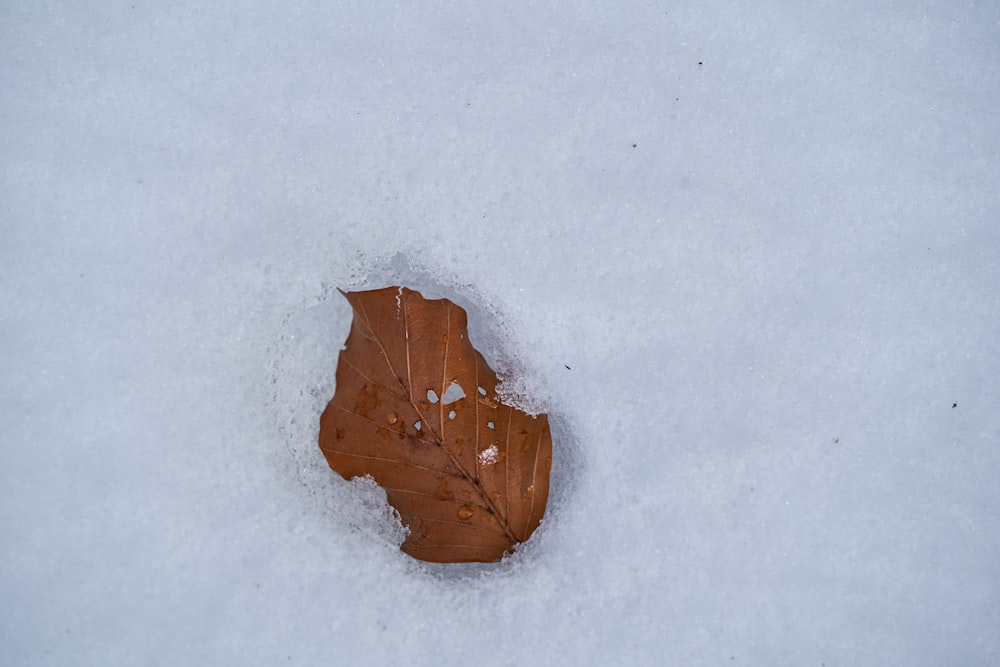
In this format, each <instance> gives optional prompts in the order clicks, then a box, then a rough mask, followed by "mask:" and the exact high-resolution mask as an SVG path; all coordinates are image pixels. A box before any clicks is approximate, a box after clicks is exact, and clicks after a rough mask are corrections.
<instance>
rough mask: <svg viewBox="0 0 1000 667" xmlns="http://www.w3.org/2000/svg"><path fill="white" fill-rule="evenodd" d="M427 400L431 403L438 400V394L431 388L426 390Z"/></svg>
mask: <svg viewBox="0 0 1000 667" xmlns="http://www.w3.org/2000/svg"><path fill="white" fill-rule="evenodd" d="M427 400H428V401H430V402H431V404H432V405H433V404H434V403H437V402H438V395H437V393H436V392H435V391H434V390H433V389H428V390H427Z"/></svg>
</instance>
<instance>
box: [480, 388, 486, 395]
mask: <svg viewBox="0 0 1000 667" xmlns="http://www.w3.org/2000/svg"><path fill="white" fill-rule="evenodd" d="M479 393H480V394H482V395H483V396H485V395H486V390H485V389H483V388H482V387H480V388H479Z"/></svg>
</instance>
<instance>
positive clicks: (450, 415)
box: [448, 410, 455, 419]
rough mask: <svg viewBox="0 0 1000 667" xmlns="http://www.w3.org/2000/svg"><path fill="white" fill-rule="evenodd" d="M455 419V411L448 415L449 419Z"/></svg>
mask: <svg viewBox="0 0 1000 667" xmlns="http://www.w3.org/2000/svg"><path fill="white" fill-rule="evenodd" d="M454 418H455V411H454V410H452V411H451V412H449V413H448V419H454Z"/></svg>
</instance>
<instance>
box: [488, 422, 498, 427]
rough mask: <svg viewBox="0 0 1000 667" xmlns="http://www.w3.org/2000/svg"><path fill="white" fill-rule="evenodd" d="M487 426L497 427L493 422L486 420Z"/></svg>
mask: <svg viewBox="0 0 1000 667" xmlns="http://www.w3.org/2000/svg"><path fill="white" fill-rule="evenodd" d="M486 428H496V426H495V425H494V424H493V422H486Z"/></svg>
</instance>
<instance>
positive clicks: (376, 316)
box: [319, 287, 552, 563]
mask: <svg viewBox="0 0 1000 667" xmlns="http://www.w3.org/2000/svg"><path fill="white" fill-rule="evenodd" d="M342 294H344V296H345V297H347V300H348V301H349V302H350V303H351V306H352V307H353V308H354V321H353V322H352V323H351V332H350V334H349V335H348V337H347V345H346V346H345V348H344V349H343V350H342V351H341V353H340V361H339V364H338V366H337V390H336V393H335V395H334V397H333V400H331V401H330V403H329V405H327V407H326V410H324V411H323V416H322V417H321V418H320V430H319V446H320V449H321V450H323V454H324V455H325V456H326V460H327V462H328V463H329V464H330V467H331V468H333V469H334V470H335V471H336V472H338V473H340V474H341V475H342V476H343V477H344V478H345V479H351V478H353V477H358V476H364V475H370V476H371V477H373V478H374V479H375V481H376V482H377V483H378V484H379V485H380V486H382V488H384V489H385V491H386V496H387V498H388V500H389V503H390V504H391V505H392V506H393V507H394V508H396V511H398V512H399V515H400V517H401V518H402V521H403V524H404V525H405V526H407V527H408V528H409V535H408V536H407V538H406V541H405V542H403V544H402V546H401V547H400V548H401V549H402V550H403V551H405V552H406V553H408V554H410V555H411V556H413V557H414V558H419V559H421V560H427V561H435V562H441V563H457V562H466V561H482V562H489V561H496V560H500V558H501V557H503V555H504V554H505V553H508V552H509V551H510V550H511V548H512V547H513V546H514V545H515V544H517V543H519V542H523V541H524V540H526V539H528V537H529V536H530V535H531V533H532V532H533V531H534V530H535V528H537V527H538V524H539V522H540V521H541V520H542V515H543V514H544V512H545V503H546V500H547V499H548V493H549V469H550V467H551V465H552V437H551V435H550V433H549V423H548V419H547V418H546V416H545V415H538V416H537V417H532V416H530V415H527V414H525V413H524V412H521V411H520V410H517V409H515V408H512V407H510V406H508V405H504V404H503V403H502V402H501V401H500V399H499V398H498V397H497V394H496V385H497V376H496V373H494V372H493V370H492V369H491V368H490V367H489V365H488V364H487V363H486V360H485V359H483V356H482V355H481V354H480V353H479V352H478V351H477V350H476V349H475V348H474V347H473V346H472V343H471V342H469V335H468V331H467V327H466V314H465V311H464V310H463V309H462V308H460V307H459V306H456V305H455V304H453V303H452V302H451V301H449V300H448V299H438V300H436V301H431V300H427V299H424V298H423V296H421V295H420V293H419V292H415V291H412V290H409V289H407V288H405V287H387V288H385V289H380V290H371V291H367V292H349V293H343V292H342Z"/></svg>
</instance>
